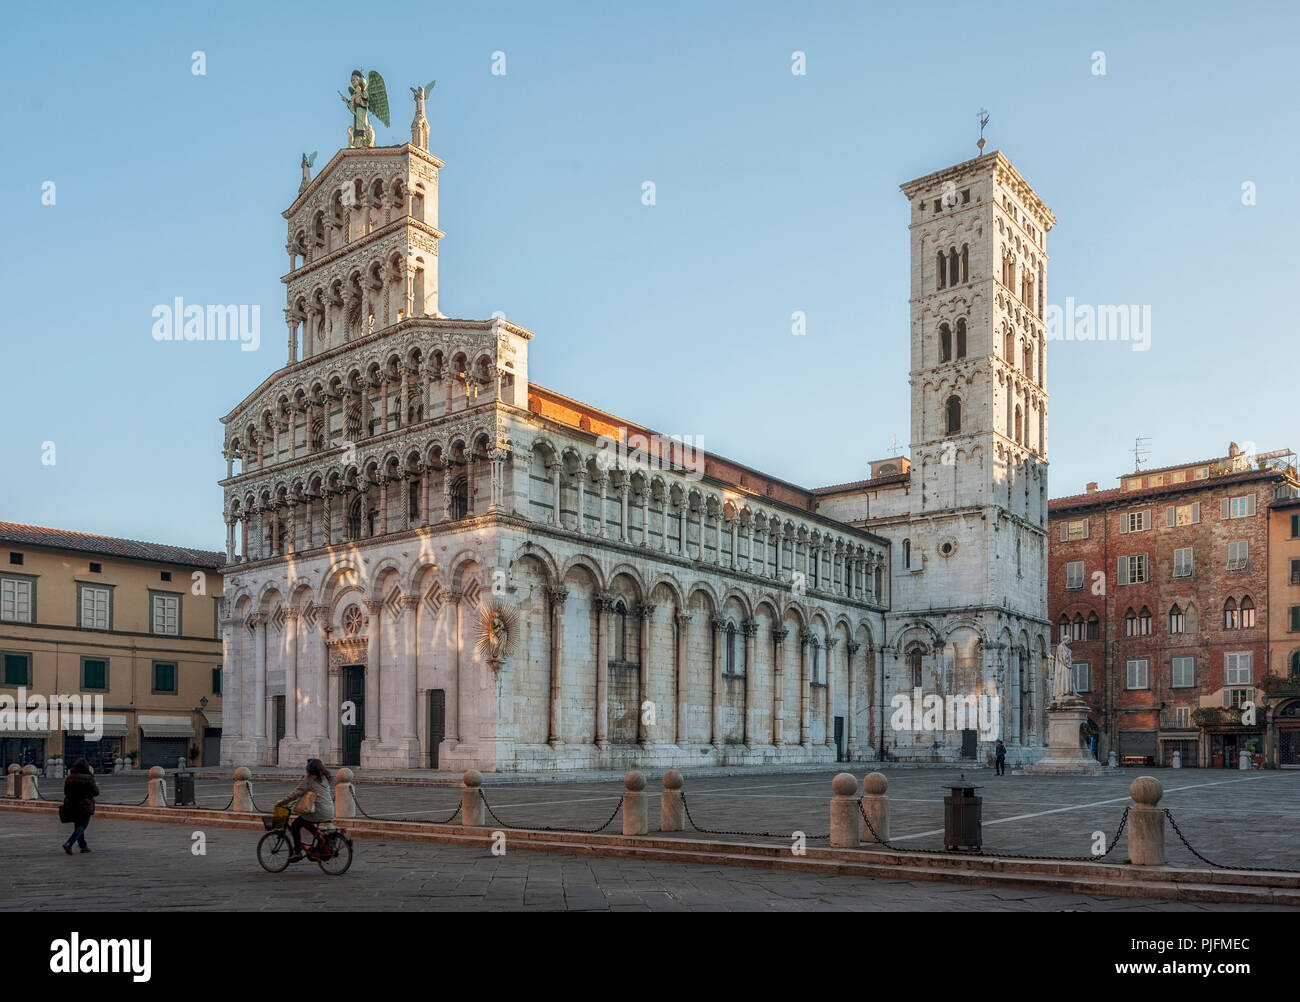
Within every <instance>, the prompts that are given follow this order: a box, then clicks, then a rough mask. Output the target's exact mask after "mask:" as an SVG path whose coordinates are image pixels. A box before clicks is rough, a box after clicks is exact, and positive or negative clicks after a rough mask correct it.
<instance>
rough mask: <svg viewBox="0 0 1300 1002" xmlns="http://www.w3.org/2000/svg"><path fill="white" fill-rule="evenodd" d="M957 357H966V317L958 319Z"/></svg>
mask: <svg viewBox="0 0 1300 1002" xmlns="http://www.w3.org/2000/svg"><path fill="white" fill-rule="evenodd" d="M957 357H958V358H965V357H966V320H965V318H964V317H963V318H962V319H960V320H958V321H957Z"/></svg>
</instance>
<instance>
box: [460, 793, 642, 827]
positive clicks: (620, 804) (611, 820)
mask: <svg viewBox="0 0 1300 1002" xmlns="http://www.w3.org/2000/svg"><path fill="white" fill-rule="evenodd" d="M478 795H479V797H480V798H481V799H482V801H483V806H484V807H486V808H487V812H488V813H489V814H490V815H492V820H493V821H495V822H496V823H497V824H499V825H500V826H501V827H502V828H521V826H519V825H508V824H506V823H505V822H504V821H502V820H501V819H500V818H499V817H497V812H496V811H494V810H492V805H491V804H489V803H488V799H487V797H485V796H484V795H483V790H482V789H480V790H479V791H478ZM622 809H623V798H622V797H621V796H620V797H619V798H618V806H617V807H615V808H614V813H613V814H611V815H610V816H609V820H608V821H606V822H605V823H604V824H603V825H601V826H600V827H599V828H568V827H565V826H563V825H525V826H522V830H525V831H536V832H577V833H578V834H580V835H596V834H598V833H599V832H603V831H604V830H605V829H606V828H608V827H609V826H610V825H612V824H613V823H614V819H615V818H616V817H618V812H619V811H621V810H622Z"/></svg>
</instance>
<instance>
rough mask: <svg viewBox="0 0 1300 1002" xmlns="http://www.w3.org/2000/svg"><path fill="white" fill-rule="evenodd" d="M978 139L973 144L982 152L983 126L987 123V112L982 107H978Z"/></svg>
mask: <svg viewBox="0 0 1300 1002" xmlns="http://www.w3.org/2000/svg"><path fill="white" fill-rule="evenodd" d="M979 117H980V141H979V142H978V143H976V144H975V145H976V146H978V147H979V148H980V153H981V154H983V152H984V126H986V125H988V124H989V113H988V112H987V111H985V110H984V109H983V108H981V109H980V116H979Z"/></svg>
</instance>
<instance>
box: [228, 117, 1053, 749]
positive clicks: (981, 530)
mask: <svg viewBox="0 0 1300 1002" xmlns="http://www.w3.org/2000/svg"><path fill="white" fill-rule="evenodd" d="M441 167H442V163H441V162H440V161H439V160H437V159H436V158H435V157H433V156H431V155H430V154H429V153H428V152H427V151H426V150H425V149H424V148H423V144H422V143H420V144H404V145H402V146H394V147H379V148H367V149H345V150H341V151H339V152H338V153H337V154H336V155H335V156H334V157H333V159H332V160H331V161H330V162H329V164H327V165H326V166H325V167H324V168H323V169H322V170H321V171H320V173H319V175H318V176H317V177H316V178H315V179H313V180H311V181H310V182H304V185H303V187H302V189H301V190H300V192H299V195H298V197H297V199H296V200H295V201H294V203H293V205H291V206H290V207H289V209H288V210H287V211H286V212H285V218H286V219H287V221H288V236H289V241H288V245H287V250H288V253H289V255H290V263H291V268H290V271H289V273H288V274H287V275H286V276H284V282H285V283H286V286H287V292H288V294H287V302H288V308H287V309H286V311H285V313H286V318H287V320H288V325H289V348H288V360H287V363H286V365H285V366H284V367H282V368H281V369H279V370H277V371H276V372H274V373H272V374H271V375H269V376H268V377H267V379H266V380H265V381H264V382H263V383H262V384H261V385H260V386H259V387H258V388H257V389H255V390H254V391H253V392H252V393H251V394H249V395H248V396H247V397H246V398H245V399H244V400H243V402H242V403H240V404H239V405H238V406H237V407H236V408H235V409H234V410H233V411H231V412H230V413H229V414H228V415H226V416H225V417H224V418H223V419H222V421H223V424H224V426H225V456H226V459H227V471H226V472H227V476H226V479H225V480H223V481H222V486H223V488H224V491H225V517H226V523H227V530H228V532H227V557H228V562H227V565H226V568H225V570H224V572H223V574H224V586H225V595H226V600H225V603H224V606H223V610H224V611H223V618H222V630H223V641H224V645H225V658H224V672H223V685H224V701H225V706H226V710H225V721H224V724H225V726H224V731H223V738H222V761H223V763H227V764H267V763H277V762H283V763H286V764H293V765H297V764H299V763H300V762H301V761H302V760H303V759H304V758H305V757H307V756H308V755H316V756H319V757H321V758H323V759H325V760H326V761H327V762H330V763H341V764H357V765H360V766H362V767H365V768H384V769H406V768H428V767H437V768H443V769H457V770H459V769H465V768H470V767H473V768H479V769H487V770H501V771H509V770H535V769H579V768H589V767H609V768H623V767H627V766H631V765H641V766H648V767H666V766H683V765H691V764H694V765H698V764H701V763H705V764H710V765H719V764H746V763H754V764H757V763H765V762H789V763H795V762H815V761H827V762H829V761H834V760H835V759H836V758H840V757H843V758H854V759H864V758H874V757H876V756H877V755H878V754H881V753H882V752H883V753H884V754H885V755H887V756H891V757H901V758H924V759H930V760H933V759H943V758H953V759H956V758H959V757H961V756H962V755H963V754H970V753H972V748H971V747H970V746H969V744H968V746H967V747H965V748H963V745H962V741H963V736H962V735H961V734H960V733H952V732H941V733H937V734H935V733H925V734H921V733H912V732H907V733H900V732H898V731H896V730H895V729H894V728H892V727H891V723H890V716H891V712H890V699H891V697H892V696H893V694H894V693H896V692H899V691H904V690H907V689H908V687H909V686H910V685H911V683H913V682H919V684H920V686H921V687H922V688H925V689H927V690H928V691H934V692H945V691H948V690H950V689H955V688H960V687H965V689H971V690H978V691H989V692H994V693H1002V692H1004V691H1005V692H1008V693H1014V695H1013V696H1012V697H1011V698H1008V699H1006V700H1005V701H1004V702H1005V703H1006V707H1005V709H1004V710H1003V717H1002V722H1003V726H1004V727H1005V728H1006V735H1007V737H1008V738H1009V739H1010V738H1011V737H1012V731H1013V730H1014V732H1015V733H1014V738H1015V740H1014V742H1013V741H1011V740H1008V744H1014V748H1015V751H1014V752H1013V759H1014V758H1015V757H1017V755H1019V756H1021V757H1029V758H1034V757H1037V755H1038V754H1041V747H1039V744H1040V741H1041V737H1040V736H1041V733H1042V726H1041V707H1042V704H1043V700H1042V698H1041V691H1042V685H1043V684H1044V681H1045V680H1044V679H1043V677H1042V672H1041V669H1040V668H1039V659H1041V658H1043V657H1045V656H1046V642H1047V637H1048V623H1047V619H1046V616H1047V609H1046V566H1047V562H1046V545H1045V541H1044V536H1043V526H1044V522H1045V517H1046V511H1045V509H1046V504H1045V497H1046V495H1045V479H1046V473H1045V471H1046V451H1045V427H1046V425H1045V412H1046V395H1045V393H1043V392H1042V385H1043V384H1042V378H1041V377H1042V373H1041V369H1038V370H1035V371H1036V372H1037V374H1038V375H1037V379H1036V380H1035V379H1033V378H1031V373H1030V372H1029V368H1032V366H1029V368H1026V367H1025V363H1023V356H1019V355H1018V356H1017V357H1018V358H1019V359H1020V361H1015V360H1010V361H1009V360H1008V359H1006V358H1003V357H1002V353H1003V352H1004V351H1005V350H1006V349H1007V347H1008V346H1009V345H1010V344H1011V342H1010V341H1005V339H1003V338H1002V337H1001V334H1002V333H1003V327H1004V326H1007V325H1011V324H1013V323H1019V321H1017V320H1016V319H1015V318H1016V317H1017V314H1018V313H1019V312H1020V311H1021V310H1027V309H1028V307H1029V305H1030V304H1029V303H1028V302H1022V301H1021V300H1020V298H1019V297H1020V293H1021V292H1023V291H1025V290H1019V291H1017V292H1016V293H1015V295H1014V296H1013V295H1012V293H1011V291H1010V290H1008V289H1007V288H1005V287H1004V283H1005V282H1006V281H1007V280H1008V279H1009V278H1010V273H1009V272H1008V271H1007V270H1006V263H1005V258H1006V257H1007V255H1008V253H1011V254H1013V255H1015V254H1019V253H1023V255H1024V262H1025V263H1024V264H1023V265H1022V267H1023V268H1026V269H1031V270H1034V274H1035V275H1038V274H1039V273H1038V271H1037V270H1036V265H1031V263H1030V262H1031V260H1033V261H1044V262H1045V255H1044V254H1043V253H1042V250H1041V243H1039V244H1033V243H1032V242H1031V241H1030V240H1028V239H1025V238H1021V239H1025V242H1024V243H1023V245H1022V247H1023V251H1020V250H1017V249H1016V243H1015V241H1009V240H1008V237H1007V234H1008V233H1009V232H1010V230H1009V229H1008V223H1009V219H1008V220H1007V221H1004V217H1007V216H1008V214H1009V213H1010V212H1011V209H1010V205H1011V203H1010V201H1008V202H1007V203H1006V206H1007V207H1006V208H1003V207H1002V204H1001V197H1002V194H1003V193H1004V192H1003V189H1004V188H1005V189H1007V191H1009V192H1011V193H1013V194H1014V195H1015V197H1016V199H1017V200H1018V201H1017V205H1018V206H1019V207H1020V211H1022V212H1024V213H1025V219H1026V221H1025V224H1024V225H1025V226H1029V225H1030V222H1029V220H1031V219H1032V220H1034V221H1036V222H1037V223H1038V225H1039V227H1040V228H1041V230H1043V231H1045V230H1046V229H1047V228H1049V226H1050V222H1046V223H1044V221H1045V220H1048V219H1049V217H1050V213H1047V211H1046V209H1045V208H1044V207H1042V206H1041V203H1039V202H1038V201H1037V199H1036V197H1034V196H1033V195H1032V192H1031V191H1029V189H1028V186H1027V185H1025V184H1024V182H1023V181H1022V180H1020V179H1019V175H1017V174H1015V172H1014V169H1012V168H1011V166H1010V164H1009V163H1007V162H1006V160H1005V158H1002V157H1001V156H1000V154H996V153H995V154H989V155H987V156H984V157H981V158H979V159H978V160H974V161H970V162H969V163H967V164H963V165H960V166H959V167H955V168H952V169H950V170H949V171H946V172H940V173H939V174H936V175H931V176H930V177H929V178H925V179H921V180H919V181H917V182H912V185H911V189H912V190H909V188H908V187H905V189H904V190H905V192H907V193H908V197H909V198H910V199H912V200H913V202H914V209H913V260H914V262H915V264H916V268H915V271H914V278H913V293H912V301H913V334H912V338H913V372H912V379H913V387H914V391H913V396H914V413H913V435H912V439H913V441H912V456H913V459H914V462H915V465H913V466H912V467H911V469H910V472H905V473H901V474H890V473H889V472H888V471H882V472H881V474H880V475H879V476H874V477H873V478H872V479H871V480H868V481H864V482H861V483H858V484H850V485H842V486H840V487H835V488H824V489H820V490H808V489H804V488H800V487H797V486H795V485H793V484H789V483H786V482H784V481H780V480H777V479H775V478H773V477H770V476H767V475H765V474H763V473H761V472H759V471H757V470H754V469H751V468H748V467H745V466H742V465H740V464H737V463H734V462H731V461H729V460H727V459H724V458H722V457H720V456H716V455H713V454H707V453H703V452H700V451H695V450H692V449H691V448H689V445H688V444H687V445H683V444H682V443H676V442H673V441H672V440H671V439H664V438H660V437H658V436H655V435H654V433H653V432H652V431H650V430H649V429H646V428H644V427H642V426H638V425H635V424H632V423H629V422H627V421H624V420H622V419H620V418H617V417H614V416H613V415H610V414H607V413H603V412H601V411H598V410H596V409H594V408H591V407H589V406H587V405H585V404H582V403H580V402H578V401H575V400H571V399H569V398H567V397H564V396H562V395H560V394H558V393H555V392H554V391H551V390H548V389H545V388H543V387H540V386H537V385H535V384H532V383H530V382H529V379H528V352H529V347H530V342H531V340H532V337H533V335H532V334H531V333H530V332H529V331H527V330H525V329H524V328H522V327H519V326H517V325H515V324H512V323H508V322H507V321H505V320H504V319H494V320H488V321H466V320H453V319H449V318H447V317H444V316H443V315H442V314H441V313H439V312H438V292H437V255H438V241H439V239H440V238H441V236H442V234H441V232H440V231H438V229H437V206H438V202H437V192H438V171H439V169H440V168H441ZM954 178H956V179H957V181H958V184H959V194H958V196H957V200H956V204H948V202H947V201H945V200H943V199H942V195H934V194H933V193H934V192H943V191H947V188H945V187H944V186H945V184H946V183H947V182H949V181H951V180H953V179H954ZM967 189H973V190H974V191H975V192H976V193H977V196H978V197H977V198H976V199H975V200H973V201H971V202H965V203H963V202H962V201H961V198H962V195H961V194H960V192H962V191H967ZM968 195H969V192H968ZM935 197H939V198H940V199H941V202H940V208H939V209H938V210H936V211H934V212H933V213H931V212H930V209H929V205H930V204H931V203H933V201H934V198H935ZM1044 214H1046V215H1044ZM932 216H933V218H931V217H932ZM1019 233H1020V231H1019V230H1017V231H1016V233H1015V234H1013V236H1016V235H1018V234H1019ZM1039 239H1040V240H1041V234H1040V235H1039ZM949 243H951V244H953V245H954V247H955V248H960V249H959V250H958V252H957V253H958V255H959V256H958V257H957V258H954V259H953V261H954V263H953V268H954V271H953V279H952V281H951V282H949V280H948V275H947V270H946V267H947V261H948V258H947V257H946V254H947V249H946V248H947V244H949ZM940 247H942V248H943V249H944V254H945V258H944V262H945V273H944V278H943V281H944V286H943V288H942V289H936V288H932V286H934V285H935V284H937V283H938V281H939V278H938V276H937V272H936V270H935V269H936V267H937V265H936V263H935V262H937V260H938V257H937V255H938V248H940ZM1031 247H1034V248H1036V249H1035V250H1034V251H1031V250H1030V248H1031ZM999 255H1001V257H1002V258H1003V259H1004V264H1003V270H1002V271H1001V273H1000V275H999V276H994V275H993V274H992V264H993V261H994V260H996V259H998V256H999ZM927 256H928V259H932V260H929V263H928V264H927ZM1040 281H1041V279H1040ZM1013 284H1014V283H1013ZM1039 289H1040V290H1041V285H1040V286H1039ZM1033 298H1034V297H1033V295H1032V294H1031V295H1030V299H1031V300H1032V299H1033ZM1013 300H1014V305H1013ZM1038 313H1039V314H1041V310H1040V311H1038ZM959 315H960V317H959ZM959 318H960V319H961V320H963V321H964V323H963V327H962V334H961V335H960V337H961V342H960V343H961V350H960V353H957V349H956V342H955V341H952V340H951V339H952V338H953V337H954V331H955V330H956V321H957V320H958V319H959ZM944 323H946V324H947V325H948V327H949V332H948V337H949V339H950V340H949V346H948V347H947V348H946V349H941V347H940V345H939V338H940V334H939V330H938V326H939V324H944ZM1023 326H1024V325H1023V324H1022V327H1023ZM1029 326H1035V327H1036V326H1041V321H1040V320H1038V319H1035V320H1034V321H1033V323H1032V324H1030V325H1029ZM1020 330H1021V327H1017V328H1016V332H1017V334H1016V336H1019V333H1020ZM1026 336H1028V335H1026ZM1038 337H1039V340H1038V341H1036V342H1034V343H1035V350H1036V351H1037V352H1038V354H1037V359H1038V363H1039V365H1040V366H1041V364H1042V342H1041V335H1038ZM1004 342H1005V343H1004ZM1025 343H1027V342H1025ZM1011 350H1012V351H1013V352H1014V353H1019V352H1021V350H1022V342H1021V341H1015V345H1014V348H1013V349H1011ZM944 351H946V352H947V354H946V355H943V352H944ZM954 355H957V356H958V357H954ZM954 388H959V389H956V390H954ZM954 392H956V393H959V394H960V395H961V397H962V400H963V402H964V403H963V405H964V407H965V408H966V409H965V410H964V411H963V412H962V413H961V415H960V416H959V418H958V420H957V424H956V426H955V430H953V429H951V428H949V427H948V426H947V425H945V424H943V423H942V420H943V419H941V415H944V414H946V413H947V409H949V408H950V404H949V402H948V401H949V399H950V398H951V397H952V396H953V395H954ZM1010 408H1014V409H1013V410H1010V413H1012V414H1013V415H1019V416H1016V417H1015V418H1014V420H1016V421H1018V422H1020V424H1019V425H1017V426H1016V427H1015V428H1012V427H1011V426H1010V425H1007V424H1005V423H1004V422H1003V415H1004V413H1006V412H1008V410H1009V409H1010ZM1022 408H1023V409H1022ZM1029 414H1036V415H1041V416H1042V421H1041V426H1040V425H1034V426H1033V430H1034V431H1035V434H1036V435H1037V437H1036V438H1033V439H1032V441H1031V438H1030V436H1029V434H1028V432H1027V431H1024V429H1026V428H1029V427H1030V424H1031V423H1032V422H1031V421H1030V420H1029V419H1028V418H1027V417H1026V415H1029ZM868 420H869V416H868ZM1035 420H1036V419H1035ZM936 422H939V423H936ZM1040 427H1041V430H1040ZM620 440H621V441H624V442H626V443H627V445H628V447H629V448H628V450H619V449H611V448H610V443H611V442H615V441H620ZM954 450H955V454H954ZM953 456H955V463H954V464H948V463H947V462H945V457H949V458H953ZM892 462H894V464H895V465H896V466H899V468H900V469H901V464H904V463H905V462H906V461H905V460H895V461H892ZM876 465H877V466H881V465H884V464H876ZM950 467H951V468H950ZM954 469H955V470H956V471H957V472H956V473H954V472H953V470H954ZM954 478H955V479H954ZM944 546H948V550H946V551H945V550H943V549H942V547H944ZM941 553H942V554H943V555H942V556H940V554H941ZM918 560H919V561H920V562H921V567H920V568H919V569H918V568H917V567H915V566H914V565H913V561H918ZM942 561H949V563H948V564H947V565H946V566H945V565H944V564H943V563H942ZM493 612H503V613H504V615H505V617H506V618H507V619H513V622H510V623H509V629H508V631H507V635H506V639H505V641H504V647H503V648H501V649H499V650H494V649H493V648H492V646H491V644H489V643H487V642H486V639H487V638H485V637H484V633H485V631H486V623H487V622H489V621H490V617H491V614H492V613H493ZM492 639H494V640H499V639H500V636H499V634H493V637H492ZM963 691H965V690H963ZM967 737H969V736H967ZM986 744H987V743H981V744H980V747H979V749H978V752H979V754H980V755H981V757H982V755H983V752H984V750H985V747H986Z"/></svg>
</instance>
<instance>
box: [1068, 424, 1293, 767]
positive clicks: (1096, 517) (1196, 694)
mask: <svg viewBox="0 0 1300 1002" xmlns="http://www.w3.org/2000/svg"><path fill="white" fill-rule="evenodd" d="M1120 479H1121V486H1120V487H1118V488H1115V489H1112V490H1104V491H1099V490H1096V485H1095V484H1092V485H1089V491H1088V492H1087V493H1085V494H1081V495H1077V496H1074V497H1066V498H1057V499H1054V500H1053V501H1052V502H1051V503H1050V504H1049V512H1050V523H1051V524H1050V530H1051V533H1050V540H1051V559H1050V565H1051V566H1050V576H1049V589H1050V596H1051V603H1050V604H1051V615H1052V619H1053V621H1054V623H1055V626H1056V638H1057V639H1058V640H1062V639H1064V640H1068V641H1069V642H1070V647H1071V652H1072V654H1073V657H1074V663H1075V668H1076V676H1077V682H1076V684H1077V687H1078V689H1079V692H1080V693H1081V695H1082V696H1083V698H1084V699H1085V701H1087V702H1088V703H1089V705H1090V707H1091V710H1092V713H1091V715H1090V718H1089V724H1090V726H1091V728H1092V730H1093V732H1094V737H1095V739H1096V740H1095V753H1096V755H1097V757H1098V758H1100V759H1103V760H1104V759H1105V758H1106V757H1107V756H1108V754H1109V753H1110V752H1111V751H1114V752H1115V753H1116V755H1117V756H1118V757H1119V758H1120V759H1121V760H1128V761H1130V762H1139V761H1141V762H1152V763H1154V764H1158V765H1169V764H1171V762H1172V757H1173V753H1174V752H1175V751H1178V752H1180V753H1181V760H1182V763H1183V765H1185V766H1197V765H1199V766H1222V767H1226V768H1235V767H1236V766H1237V764H1238V761H1239V756H1240V753H1241V752H1242V751H1243V750H1245V751H1247V752H1249V753H1251V754H1253V755H1258V756H1259V759H1260V761H1261V762H1265V761H1267V762H1270V763H1272V764H1276V754H1275V747H1274V745H1275V742H1274V740H1273V739H1272V737H1271V723H1270V721H1271V717H1272V714H1273V713H1274V712H1275V709H1276V707H1275V705H1273V704H1271V703H1270V700H1269V696H1268V692H1267V686H1268V685H1269V684H1271V683H1268V684H1266V679H1267V677H1268V676H1269V674H1270V673H1274V672H1276V670H1277V666H1276V665H1275V664H1274V663H1273V661H1274V660H1275V655H1274V654H1273V653H1272V651H1271V650H1270V642H1269V638H1270V631H1271V630H1272V629H1274V628H1275V624H1274V622H1273V621H1274V617H1275V615H1276V611H1275V610H1273V609H1271V608H1270V603H1271V602H1272V601H1273V596H1274V595H1275V590H1276V589H1275V585H1274V581H1273V576H1274V572H1275V566H1276V564H1277V561H1278V556H1277V554H1276V548H1275V542H1276V540H1275V538H1274V537H1275V532H1274V531H1273V527H1272V521H1273V519H1272V518H1271V517H1270V514H1269V513H1270V511H1271V510H1272V506H1273V505H1274V503H1275V499H1276V498H1277V497H1278V496H1279V494H1285V493H1287V492H1288V491H1290V490H1292V489H1293V488H1294V485H1295V482H1296V470H1295V460H1294V456H1293V455H1292V454H1290V453H1289V452H1288V451H1287V450H1281V451H1279V452H1277V453H1269V454H1260V455H1254V454H1246V453H1243V452H1241V451H1240V450H1239V449H1238V448H1237V447H1236V445H1235V444H1234V445H1232V446H1231V447H1230V449H1229V452H1228V455H1226V456H1223V457H1218V458H1215V459H1209V460H1202V461H1199V462H1196V463H1187V464H1180V465H1177V466H1170V467H1162V468H1160V469H1156V470H1144V471H1140V472H1135V473H1132V474H1128V475H1126V476H1124V477H1122V478H1120ZM1243 707H1244V711H1243Z"/></svg>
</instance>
